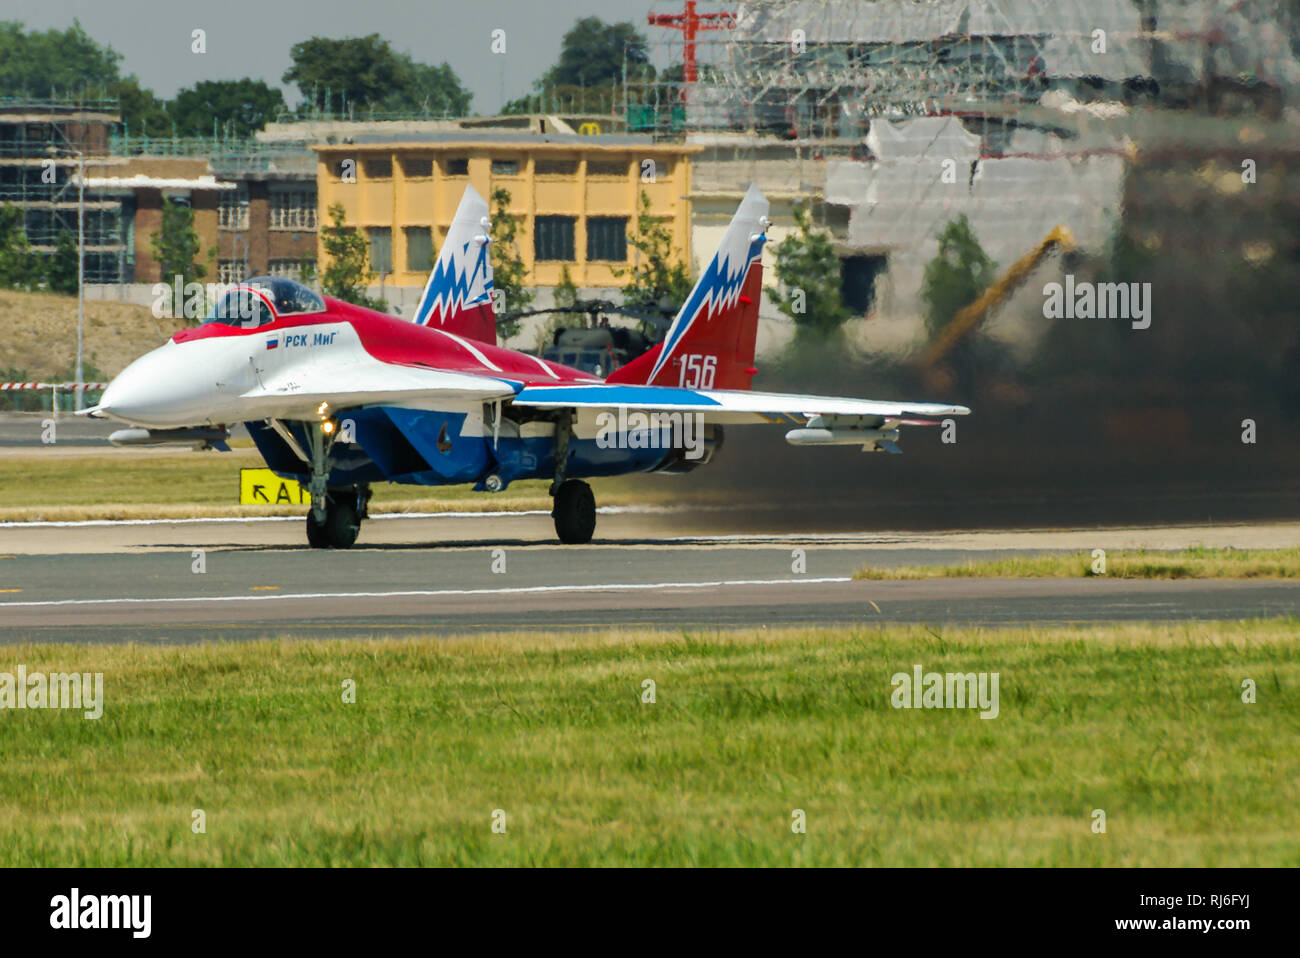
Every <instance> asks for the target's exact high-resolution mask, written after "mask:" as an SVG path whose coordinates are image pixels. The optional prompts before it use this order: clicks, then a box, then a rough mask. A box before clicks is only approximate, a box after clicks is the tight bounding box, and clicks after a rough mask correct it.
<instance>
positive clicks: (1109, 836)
mask: <svg viewBox="0 0 1300 958" xmlns="http://www.w3.org/2000/svg"><path fill="white" fill-rule="evenodd" d="M1298 635H1300V621H1289V620H1288V621H1269V622H1257V623H1239V624H1238V623H1198V624H1187V625H1177V626H1165V625H1133V626H1122V627H1120V626H1117V627H1106V628H1093V629H1081V628H1080V629H1073V628H1052V629H1012V630H976V629H957V628H953V629H939V630H931V629H921V628H890V629H886V630H881V629H878V628H871V627H865V626H864V627H862V628H858V629H853V630H845V629H838V630H835V629H818V630H789V631H776V630H772V631H766V630H764V631H750V632H743V633H714V632H707V633H692V634H689V635H688V634H676V633H647V632H629V633H608V634H583V635H576V636H572V635H571V636H566V637H559V638H548V637H539V636H487V637H477V638H466V639H455V640H438V639H432V638H416V639H403V640H400V641H398V640H385V641H374V642H348V641H319V642H317V641H310V642H308V641H303V642H295V641H283V642H260V643H248V644H219V643H218V644H207V645H202V646H186V647H176V648H166V647H155V646H49V645H46V646H34V645H29V646H9V647H6V648H5V649H4V652H3V656H2V658H0V671H10V672H12V671H14V670H15V668H16V665H17V664H18V663H23V664H25V665H26V666H27V668H28V670H29V672H33V671H56V670H57V671H65V670H72V669H75V670H86V671H102V672H104V673H105V680H104V681H105V698H106V710H105V714H104V717H103V718H102V719H100V720H99V721H86V720H84V719H83V718H82V717H81V715H80V713H75V714H74V713H68V712H56V711H7V712H3V711H0V754H2V755H3V756H4V775H3V776H0V865H5V866H9V865H175V864H179V865H217V864H221V865H434V864H439V865H441V864H455V865H486V864H493V865H543V864H545V865H929V864H938V865H1108V866H1136V865H1142V866H1151V865H1179V866H1182V865H1225V866H1227V865H1292V866H1294V865H1300V696H1298V695H1297V694H1296V693H1297V686H1298V685H1300V639H1298V638H1297V636H1298ZM916 663H920V664H922V665H923V666H924V668H925V669H926V670H927V671H939V672H947V671H976V672H982V671H989V672H998V673H999V675H1000V677H1001V684H1000V696H1001V702H1000V709H1001V714H1000V715H999V717H998V718H996V719H994V720H982V719H980V718H979V717H978V716H977V714H976V713H975V712H973V711H964V710H962V711H958V710H898V709H894V708H892V707H891V706H890V693H891V691H892V689H891V686H890V677H891V675H892V674H893V673H895V672H900V671H904V672H906V671H910V670H911V668H912V666H913V665H914V664H916ZM1245 678H1250V679H1253V680H1254V681H1255V682H1256V683H1257V686H1258V690H1257V694H1258V702H1257V703H1256V704H1253V705H1246V704H1243V703H1242V701H1241V698H1240V695H1241V682H1242V680H1243V679H1245ZM345 679H353V680H355V682H356V687H357V701H356V703H355V704H345V703H344V702H342V701H341V683H342V682H343V681H344V680H345ZM645 679H653V680H654V681H655V682H656V683H657V702H656V703H655V704H653V705H649V704H643V703H642V702H641V699H640V696H641V689H642V682H643V680H645ZM195 808H201V809H203V810H204V811H205V812H206V815H207V832H206V833H205V834H201V835H196V834H193V833H192V831H191V828H190V823H191V812H192V810H193V809H195ZM1097 808H1100V809H1103V810H1104V811H1105V812H1106V815H1107V819H1108V821H1107V826H1108V827H1107V832H1106V834H1104V835H1099V834H1093V832H1092V831H1091V827H1090V826H1091V821H1092V819H1091V818H1090V815H1091V812H1092V810H1093V809H1097ZM494 809H503V810H504V811H505V813H506V816H507V818H506V822H507V833H506V834H504V835H499V834H493V832H492V830H491V827H490V826H491V815H492V812H493V810H494ZM794 809H803V810H804V811H805V812H806V814H807V833H806V834H802V835H799V834H793V833H792V831H791V828H790V822H791V813H792V811H793V810H794Z"/></svg>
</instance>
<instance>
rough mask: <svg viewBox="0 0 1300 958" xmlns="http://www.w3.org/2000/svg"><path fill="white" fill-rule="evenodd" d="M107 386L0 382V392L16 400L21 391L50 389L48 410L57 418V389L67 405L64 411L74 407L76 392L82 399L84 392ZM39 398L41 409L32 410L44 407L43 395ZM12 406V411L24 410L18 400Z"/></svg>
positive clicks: (58, 398)
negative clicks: (9, 394) (61, 392)
mask: <svg viewBox="0 0 1300 958" xmlns="http://www.w3.org/2000/svg"><path fill="white" fill-rule="evenodd" d="M107 388H108V383H75V382H69V383H0V394H4V393H11V394H13V395H12V399H13V400H17V399H18V397H19V396H20V395H22V394H23V393H27V392H44V391H45V390H47V389H48V390H49V391H50V397H49V399H50V406H49V408H50V410H52V411H53V413H54V415H55V417H56V418H57V417H58V415H59V412H60V401H59V400H60V396H59V390H63V397H62V400H63V403H62V404H63V405H64V406H67V407H68V408H67V409H64V410H63V411H64V412H70V411H71V410H72V409H74V408H76V407H75V398H76V394H77V393H78V392H80V393H81V395H82V399H84V398H85V394H86V393H88V392H103V391H104V390H105V389H107ZM40 399H41V403H40V405H41V409H40V410H33V411H44V409H45V405H44V399H45V397H44V396H42V397H40ZM69 400H72V402H70V401H69ZM13 408H14V411H15V412H24V411H25V410H23V408H22V404H21V403H18V402H16V401H15V402H14V404H13Z"/></svg>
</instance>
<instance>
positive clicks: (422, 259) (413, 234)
mask: <svg viewBox="0 0 1300 958" xmlns="http://www.w3.org/2000/svg"><path fill="white" fill-rule="evenodd" d="M404 232H405V233H406V268H407V270H409V271H410V272H412V273H427V272H429V270H431V269H433V231H432V230H430V229H429V227H427V226H408V227H406V229H405V230H404Z"/></svg>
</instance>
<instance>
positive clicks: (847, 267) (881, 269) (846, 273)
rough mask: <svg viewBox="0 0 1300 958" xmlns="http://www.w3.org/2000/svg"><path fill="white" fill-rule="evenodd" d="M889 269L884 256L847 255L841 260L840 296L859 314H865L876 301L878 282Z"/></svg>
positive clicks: (851, 309)
mask: <svg viewBox="0 0 1300 958" xmlns="http://www.w3.org/2000/svg"><path fill="white" fill-rule="evenodd" d="M888 270H889V261H888V260H887V259H886V258H885V257H884V256H846V257H844V259H842V260H841V261H840V297H841V299H843V301H844V305H845V306H847V307H848V308H849V310H850V311H852V312H853V313H854V314H856V315H858V316H865V315H866V314H867V313H869V312H870V311H871V308H872V307H873V306H874V305H875V303H876V284H877V282H878V281H879V279H880V277H881V276H882V275H884V274H885V273H886V272H887V271H888Z"/></svg>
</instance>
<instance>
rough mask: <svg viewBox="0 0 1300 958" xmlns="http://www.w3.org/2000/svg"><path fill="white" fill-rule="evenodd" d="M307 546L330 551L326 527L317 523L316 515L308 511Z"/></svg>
mask: <svg viewBox="0 0 1300 958" xmlns="http://www.w3.org/2000/svg"><path fill="white" fill-rule="evenodd" d="M307 545H309V546H311V547H312V548H313V549H328V548H329V547H330V544H329V540H328V539H327V538H326V537H325V526H324V525H323V524H322V523H318V522H317V521H316V514H315V513H314V512H312V511H311V510H308V511H307Z"/></svg>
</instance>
